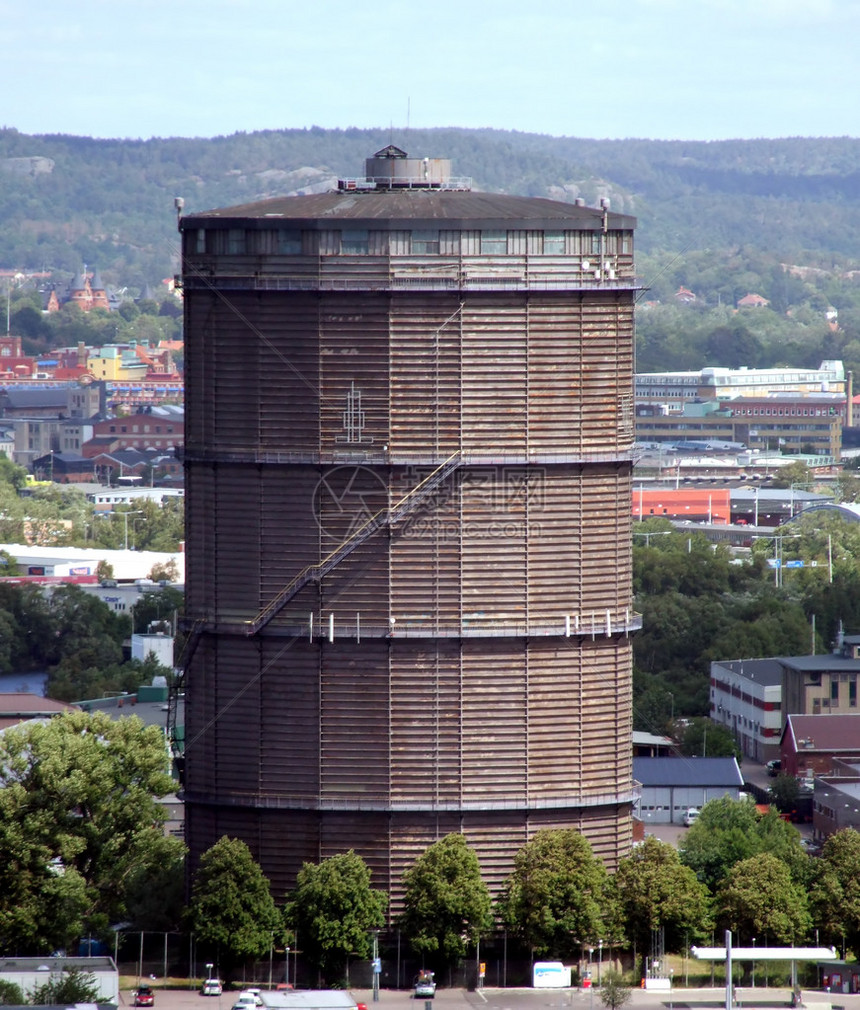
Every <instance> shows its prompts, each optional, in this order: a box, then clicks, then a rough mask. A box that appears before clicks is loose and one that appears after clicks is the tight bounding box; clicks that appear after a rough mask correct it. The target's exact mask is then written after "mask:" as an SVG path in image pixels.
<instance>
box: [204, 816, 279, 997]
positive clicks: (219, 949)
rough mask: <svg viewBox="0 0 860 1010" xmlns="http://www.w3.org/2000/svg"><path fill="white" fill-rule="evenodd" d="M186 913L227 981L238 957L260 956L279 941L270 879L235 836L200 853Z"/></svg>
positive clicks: (239, 961)
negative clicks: (189, 906)
mask: <svg viewBox="0 0 860 1010" xmlns="http://www.w3.org/2000/svg"><path fill="white" fill-rule="evenodd" d="M190 912H191V922H192V928H193V930H194V932H195V934H196V936H197V939H198V941H199V942H200V943H203V944H204V945H206V946H208V947H210V948H212V950H213V951H214V952H215V954H216V959H217V961H218V963H219V964H220V965H221V968H222V971H223V973H224V975H225V977H226V978H227V979H230V978H232V976H233V973H234V972H235V970H236V968H237V967H238V965H240V964H241V963H242V961H244V960H245V959H247V958H259V957H263V955H265V954H268V953H269V952H270V951H271V949H272V944H273V943H274V942H278V941H280V940H282V939H283V935H284V927H283V921H282V919H281V916H280V914H279V913H278V910H277V908H276V907H275V902H274V901H273V900H272V895H271V893H270V889H269V881H268V880H267V878H266V877H265V875H264V874H263V871H262V870H261V869H260V866H259V864H258V863H257V862H256V861H255V860H254V857H253V856H252V855H251V850H250V849H249V848H248V846H247V845H246V844H245V843H244V842H243V841H240V840H239V839H238V838H228V837H227V836H226V835H225V836H223V837H222V838H220V839H219V840H218V841H217V842H216V843H215V844H214V845H213V846H212V847H211V848H210V849H207V851H206V852H204V853H203V855H202V856H201V857H200V865H199V866H198V868H197V871H196V873H195V874H194V881H193V884H192V889H191V908H190Z"/></svg>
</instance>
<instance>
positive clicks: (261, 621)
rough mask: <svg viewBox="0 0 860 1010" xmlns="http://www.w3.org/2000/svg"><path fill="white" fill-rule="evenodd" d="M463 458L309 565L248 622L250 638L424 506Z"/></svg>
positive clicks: (439, 470)
mask: <svg viewBox="0 0 860 1010" xmlns="http://www.w3.org/2000/svg"><path fill="white" fill-rule="evenodd" d="M461 461H462V457H461V454H460V451H459V449H458V450H457V451H456V452H454V453H452V454H451V455H450V456H449V457H448V458H447V459H446V460H445V462H444V463H442V464H441V465H440V466H438V467H437V468H436V469H435V470H434V471H433V472H432V473H430V474H428V475H427V476H426V477H425V478H424V480H422V481H420V482H419V483H418V484H416V485H415V487H414V488H412V490H411V491H409V492H407V493H406V494H405V495H404V496H403V497H402V498H401V499H400V500H399V501H397V502H395V503H394V505H392V506H391V508H389V509H380V511H379V512H376V513H375V514H374V515H372V516H371V517H370V518H369V519H367V520H366V521H365V522H363V523H362V524H361V526H359V527H358V529H357V530H355V531H354V532H353V533H352V534H350V536H348V537H347V538H346V540H344V542H343V543H342V544H340V546H339V547H336V548H335V549H334V550H333V551H332V552H331V554H329V555H327V556H326V557H325V558H323V559H322V561H320V562H319V563H318V564H315V565H308V566H307V568H303V569H302V570H301V571H300V572H299V573H298V575H296V576H295V578H293V579H292V580H291V581H290V582H288V583H287V585H286V586H284V588H283V589H282V590H281V591H280V592H279V593H278V595H277V596H275V597H274V599H272V600H270V601H269V603H267V604H266V606H265V607H263V609H262V610H261V611H260V612H259V614H257V616H256V617H255V618H254V619H253V620H251V621H247V622H246V624H245V631H246V634H248V635H256V634H257V632H259V631H262V629H263V628H265V626H266V625H267V624H268V623H269V621H271V620H272V618H273V617H275V615H276V614H278V613H279V611H281V610H283V608H284V607H285V606H286V605H287V604H288V603H289V602H290V600H291V599H292V598H293V597H294V596H295V595H296V593H298V592H300V591H301V590H302V589H304V587H305V586H306V585H307V584H308V583H309V582H319V580H320V579H322V578H324V577H325V576H326V575H328V573H329V572H331V571H332V570H333V569H334V568H336V567H337V566H338V565H339V564H340V563H341V561H343V560H344V559H345V558H348V557H349V555H350V554H352V552H353V551H354V550H355V549H356V548H357V547H359V546H361V544H363V543H364V542H365V541H366V540H367V539H368V538H369V537H371V536H373V534H374V533H376V531H377V530H380V529H382V528H383V527H385V526H393V525H394V524H395V523H397V522H399V521H400V520H401V519H402V518H403V517H404V516H406V515H408V514H409V513H410V512H413V511H414V510H415V509H416V508H417V507H418V506H419V505H420V504H421V502H423V501H425V500H426V499H427V498H428V497H429V496H430V495H431V494H432V493H433V491H435V489H436V488H437V487H439V485H440V484H441V483H442V482H443V481H444V480H445V478H446V477H448V476H449V474H451V473H453V472H454V470H456V469H457V467H459V466H460V463H461Z"/></svg>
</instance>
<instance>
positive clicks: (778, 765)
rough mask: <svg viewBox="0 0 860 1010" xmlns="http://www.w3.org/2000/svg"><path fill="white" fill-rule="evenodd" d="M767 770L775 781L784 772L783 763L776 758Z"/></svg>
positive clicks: (769, 763) (766, 766)
mask: <svg viewBox="0 0 860 1010" xmlns="http://www.w3.org/2000/svg"><path fill="white" fill-rule="evenodd" d="M765 768H767V773H768V775H770V777H771V778H774V779H775V778H776V777H777V775H779V773H780V772H781V771H782V761H781V760H780V759H779V758H774V759H773V761H768V763H767V764H766V765H765Z"/></svg>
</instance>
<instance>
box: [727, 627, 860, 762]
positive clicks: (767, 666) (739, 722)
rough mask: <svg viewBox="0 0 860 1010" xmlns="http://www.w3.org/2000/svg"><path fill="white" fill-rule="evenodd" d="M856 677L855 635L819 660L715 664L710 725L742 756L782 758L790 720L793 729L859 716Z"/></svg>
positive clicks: (859, 640) (858, 640)
mask: <svg viewBox="0 0 860 1010" xmlns="http://www.w3.org/2000/svg"><path fill="white" fill-rule="evenodd" d="M858 676H860V635H840V636H839V640H838V641H837V643H836V647H835V649H834V651H833V652H828V653H823V654H820V655H814V656H776V657H772V658H769V659H733V660H723V661H721V662H714V663H711V686H710V694H711V698H710V706H711V711H710V714H711V719H712V720H713V721H715V722H717V723H719V724H720V725H722V726H725V727H727V728H728V729H730V730H731V731H732V733H733V735H734V737H735V739H736V740H737V742H738V743H739V744H740V746H741V750H742V752H743V754H744V755H745V756H747V757H751V758H753V759H754V760H756V761H760V762H764V761H769V760H771V759H773V758H781V757H782V743H781V741H782V737H783V732H784V730H785V727H786V721H787V719H788V718H789V716H790V717H792V718H793V719H794V720H795V723H796V721H797V719H798V718H799V717H805V716H810V717H811V716H817V715H830V716H835V715H855V714H856V713H857V712H858V711H860V710H858V707H857V680H858ZM804 725H805V724H804ZM821 725H824V724H821ZM829 725H831V726H834V727H836V726H840V724H839V723H835V722H834V723H830V724H829ZM847 725H851V726H853V725H854V723H849V724H847ZM858 727H860V723H858ZM801 735H802V736H803V737H804V738H805V739H806V738H810V737H811V738H814V734H812V733H803V734H801ZM834 739H835V738H834ZM805 767H806V766H805V765H804V770H805Z"/></svg>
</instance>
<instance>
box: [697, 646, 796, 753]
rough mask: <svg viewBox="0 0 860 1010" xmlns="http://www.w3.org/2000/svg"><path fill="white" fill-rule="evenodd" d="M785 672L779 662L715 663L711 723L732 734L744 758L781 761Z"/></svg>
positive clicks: (712, 671) (712, 680) (727, 661)
mask: <svg viewBox="0 0 860 1010" xmlns="http://www.w3.org/2000/svg"><path fill="white" fill-rule="evenodd" d="M783 672H784V668H783V665H782V662H781V660H779V659H732V660H725V661H722V662H718V663H711V689H710V690H711V701H710V704H711V719H712V720H713V721H714V722H716V723H719V725H721V726H725V727H726V728H727V729H729V730H731V732H732V735H733V736H734V738H735V740H736V741H737V742H738V744H739V745H740V748H741V753H742V754H743V755H744V757H748V758H752V759H753V760H754V761H758V762H759V763H761V764H764V763H765V762H766V761H771V760H773V759H774V758H778V757H779V740H780V736H781V734H782V727H783V720H784V716H783V707H782V681H783Z"/></svg>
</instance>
